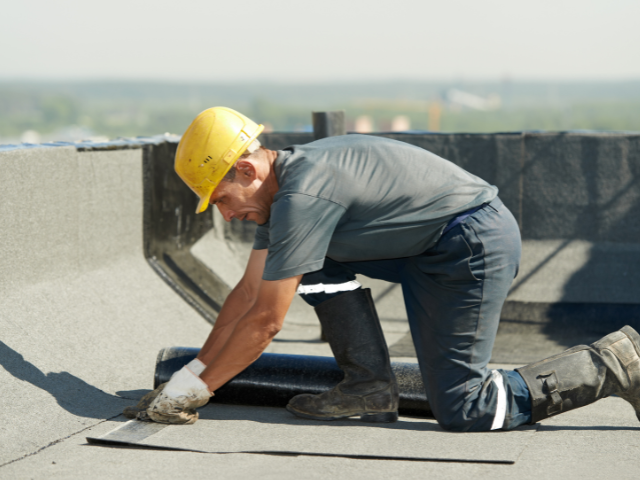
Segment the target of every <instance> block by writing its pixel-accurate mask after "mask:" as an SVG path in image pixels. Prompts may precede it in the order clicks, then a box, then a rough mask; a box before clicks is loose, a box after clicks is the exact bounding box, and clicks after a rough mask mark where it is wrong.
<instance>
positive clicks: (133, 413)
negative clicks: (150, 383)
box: [122, 382, 167, 418]
mask: <svg viewBox="0 0 640 480" xmlns="http://www.w3.org/2000/svg"><path fill="white" fill-rule="evenodd" d="M166 384H167V383H166V382H165V383H163V384H162V385H160V386H159V387H158V388H156V389H155V390H154V391H153V392H149V393H147V394H146V395H145V396H144V397H142V398H141V399H140V401H139V402H138V404H137V405H134V406H131V407H125V408H124V410H123V412H122V414H123V415H124V416H125V417H127V418H136V417H137V416H138V414H140V413H142V412H146V411H147V408H149V405H151V402H153V401H154V400H155V399H156V397H157V396H158V395H160V392H162V390H163V389H164V387H165V385H166Z"/></svg>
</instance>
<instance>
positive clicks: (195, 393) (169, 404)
mask: <svg viewBox="0 0 640 480" xmlns="http://www.w3.org/2000/svg"><path fill="white" fill-rule="evenodd" d="M211 396H212V393H211V392H209V387H207V384H206V383H204V382H203V381H202V380H200V378H199V377H198V376H197V375H196V374H195V373H193V372H192V371H191V370H190V369H189V368H187V367H183V368H182V369H181V370H179V371H178V372H176V373H175V374H174V375H173V376H172V377H171V380H169V382H167V384H166V386H165V387H164V389H163V390H162V391H161V392H160V393H159V394H158V396H157V397H156V398H155V399H154V400H153V401H152V402H151V404H150V405H149V407H148V408H147V409H146V411H145V412H143V413H140V414H138V419H140V420H153V421H154V422H159V423H171V424H184V425H189V424H192V423H194V422H195V421H196V420H197V419H198V412H196V408H198V407H202V406H203V405H206V404H207V402H209V399H210V398H211Z"/></svg>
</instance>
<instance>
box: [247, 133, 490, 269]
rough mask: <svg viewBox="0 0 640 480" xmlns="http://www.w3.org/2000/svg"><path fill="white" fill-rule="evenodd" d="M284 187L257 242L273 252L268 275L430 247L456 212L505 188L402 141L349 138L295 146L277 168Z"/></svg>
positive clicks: (282, 153) (284, 153)
mask: <svg viewBox="0 0 640 480" xmlns="http://www.w3.org/2000/svg"><path fill="white" fill-rule="evenodd" d="M274 168H275V175H276V178H277V179H278V186H279V190H278V192H277V193H276V195H275V197H274V201H273V204H272V205H271V216H270V217H269V221H268V222H267V223H265V224H263V225H260V226H259V227H258V229H257V231H256V237H255V241H254V244H253V248H254V249H256V250H262V249H265V248H268V249H269V252H268V254H267V260H266V265H265V269H264V275H263V277H262V278H264V279H265V280H281V279H283V278H289V277H293V276H296V275H300V274H304V273H308V272H314V271H316V270H320V269H321V268H322V266H323V264H324V259H325V257H329V258H332V259H333V260H336V261H339V262H358V261H363V260H382V259H390V258H401V257H410V256H413V255H417V254H420V253H422V252H424V251H425V250H427V249H428V248H430V247H431V246H433V245H434V244H435V243H436V242H437V241H438V238H440V235H441V234H442V230H443V229H444V227H445V226H446V225H447V223H448V222H449V221H450V220H451V219H452V218H454V217H455V215H456V214H458V213H460V212H464V211H465V210H469V209H470V208H473V207H476V206H478V205H482V204H483V203H486V202H490V201H491V200H493V199H494V198H495V197H496V195H497V194H498V189H497V188H496V187H494V186H491V185H489V184H488V183H486V182H485V181H484V180H481V179H480V178H478V177H476V176H475V175H471V174H470V173H468V172H466V171H465V170H463V169H462V168H460V167H458V166H456V165H454V164H453V163H451V162H449V161H448V160H445V159H443V158H440V157H438V156H437V155H434V154H433V153H431V152H428V151H427V150H424V149H422V148H419V147H415V146H413V145H409V144H407V143H404V142H398V141H395V140H390V139H386V138H380V137H373V136H367V135H344V136H339V137H330V138H325V139H322V140H318V141H315V142H312V143H309V144H306V145H294V146H291V147H288V148H286V149H284V150H283V151H280V152H278V158H277V159H276V161H275V164H274Z"/></svg>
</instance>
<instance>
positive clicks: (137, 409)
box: [122, 358, 207, 418]
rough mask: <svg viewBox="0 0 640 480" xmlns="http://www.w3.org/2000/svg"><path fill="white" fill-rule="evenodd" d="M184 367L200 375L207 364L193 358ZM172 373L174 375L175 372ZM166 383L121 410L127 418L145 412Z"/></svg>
mask: <svg viewBox="0 0 640 480" xmlns="http://www.w3.org/2000/svg"><path fill="white" fill-rule="evenodd" d="M186 367H187V368H188V369H189V370H191V371H192V372H193V373H195V374H196V375H200V374H201V373H202V372H203V371H204V369H205V368H206V367H207V366H206V365H205V364H204V363H202V362H201V361H200V360H198V359H197V358H194V359H193V360H191V361H190V362H189V363H187V365H186ZM176 373H177V372H176ZM173 375H175V373H174V374H173ZM173 375H172V376H171V378H173ZM166 384H167V382H165V383H163V384H162V385H160V386H159V387H158V388H156V389H155V390H154V391H153V392H149V393H147V394H146V395H145V396H144V397H142V398H141V399H140V401H139V402H138V404H137V405H135V406H131V407H125V409H124V410H123V412H122V413H123V415H124V416H125V417H127V418H136V417H137V416H138V414H139V413H142V412H146V411H147V408H149V406H150V405H151V402H153V401H154V400H155V399H156V397H157V396H158V395H159V394H160V392H161V391H162V389H163V388H164V386H165V385H166Z"/></svg>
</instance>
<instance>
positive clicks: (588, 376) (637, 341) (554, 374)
mask: <svg viewBox="0 0 640 480" xmlns="http://www.w3.org/2000/svg"><path fill="white" fill-rule="evenodd" d="M516 371H517V372H518V373H519V374H520V375H521V376H522V378H524V381H525V382H526V384H527V386H528V387H529V392H530V394H531V414H532V418H531V423H536V422H539V421H540V420H543V419H545V418H548V417H551V416H553V415H557V414H559V413H562V412H567V411H569V410H573V409H574V408H578V407H583V406H585V405H589V404H590V403H593V402H595V401H596V400H599V399H601V398H604V397H608V396H609V395H614V394H615V395H618V396H619V397H621V398H623V399H624V400H626V401H627V402H629V403H630V404H631V405H633V408H634V409H635V411H636V416H637V417H638V419H639V420H640V336H639V335H638V332H636V331H635V330H634V329H633V328H631V327H630V326H628V325H627V326H626V327H623V328H622V329H621V330H619V331H617V332H613V333H610V334H609V335H607V336H606V337H604V338H602V339H600V340H598V341H597V342H595V343H593V344H591V346H589V347H587V346H586V345H580V346H577V347H573V348H570V349H569V350H567V351H565V352H563V353H560V354H558V355H555V356H553V357H550V358H547V359H546V360H542V361H540V362H537V363H533V364H531V365H527V366H525V367H522V368H518V369H516Z"/></svg>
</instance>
